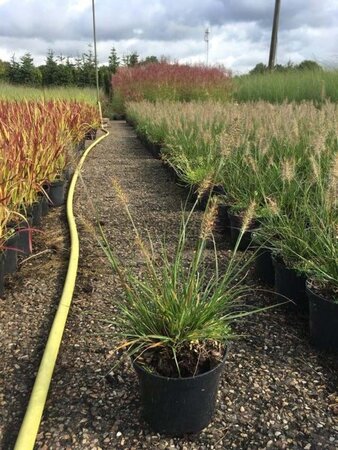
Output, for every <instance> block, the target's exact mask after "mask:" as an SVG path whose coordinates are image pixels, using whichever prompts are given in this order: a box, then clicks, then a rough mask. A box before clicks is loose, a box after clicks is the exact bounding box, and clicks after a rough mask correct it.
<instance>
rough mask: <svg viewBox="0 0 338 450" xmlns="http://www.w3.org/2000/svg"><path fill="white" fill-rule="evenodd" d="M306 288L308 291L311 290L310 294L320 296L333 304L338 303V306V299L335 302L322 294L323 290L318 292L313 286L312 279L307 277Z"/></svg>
mask: <svg viewBox="0 0 338 450" xmlns="http://www.w3.org/2000/svg"><path fill="white" fill-rule="evenodd" d="M305 289H306V291H307V292H309V293H310V294H312V295H314V296H316V297H317V298H320V299H321V300H323V301H324V302H326V303H330V304H333V305H337V307H338V301H336V302H335V301H332V300H329V299H328V298H326V297H324V296H323V295H322V293H321V291H320V293H318V292H317V291H316V290H315V289H313V287H312V286H311V279H307V280H306V283H305Z"/></svg>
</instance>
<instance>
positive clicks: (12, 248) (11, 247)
mask: <svg viewBox="0 0 338 450" xmlns="http://www.w3.org/2000/svg"><path fill="white" fill-rule="evenodd" d="M18 241H19V236H18V234H17V233H14V234H13V235H12V236H11V237H10V238H9V239H7V241H6V243H5V247H6V250H5V251H4V273H5V274H6V273H15V272H16V271H17V267H18Z"/></svg>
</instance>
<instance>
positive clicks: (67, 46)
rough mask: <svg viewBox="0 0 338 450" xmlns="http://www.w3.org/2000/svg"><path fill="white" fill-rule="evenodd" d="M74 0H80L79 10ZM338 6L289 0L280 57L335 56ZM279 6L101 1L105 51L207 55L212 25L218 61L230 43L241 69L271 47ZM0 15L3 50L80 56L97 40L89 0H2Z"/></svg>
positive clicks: (228, 0)
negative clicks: (51, 50) (206, 35)
mask: <svg viewBox="0 0 338 450" xmlns="http://www.w3.org/2000/svg"><path fill="white" fill-rule="evenodd" d="M74 4H78V5H80V7H79V8H78V10H77V11H76V12H75V10H74ZM335 5H336V0H322V1H319V0H307V1H305V0H283V1H282V8H281V19H280V34H279V50H278V55H280V59H281V60H283V58H284V56H285V55H293V56H294V55H297V57H302V58H305V57H310V56H311V54H318V53H319V54H320V53H322V55H323V57H324V58H330V57H332V55H333V54H334V53H335V52H336V50H335V49H334V42H337V40H336V41H335V39H336V37H337V31H336V29H337V28H338V13H337V7H336V6H335ZM273 6H274V1H273V0H255V1H253V0H203V1H197V0H153V1H149V0H129V1H124V2H123V1H121V0H96V16H97V34H98V39H99V48H100V49H101V51H102V53H101V54H100V57H101V59H102V60H104V59H105V58H106V57H107V55H108V53H109V48H110V47H111V46H112V45H115V46H116V47H117V49H118V51H119V53H123V52H126V51H130V50H136V51H138V52H139V53H140V54H141V55H143V56H144V55H149V54H157V55H160V54H167V55H169V56H171V57H172V58H174V59H176V58H184V59H187V58H192V59H194V58H197V57H201V58H203V56H204V42H203V32H204V29H205V27H206V26H210V27H211V40H212V42H216V41H217V42H219V44H217V46H215V49H216V48H217V49H218V50H217V51H216V50H215V53H214V54H213V56H212V59H211V61H214V62H217V61H219V60H224V58H223V54H224V48H227V49H230V50H228V51H230V52H231V55H232V56H231V58H230V56H229V58H228V59H227V61H234V62H233V63H232V62H231V64H233V65H234V67H235V68H236V67H240V68H241V70H242V67H244V66H245V61H247V66H248V67H249V66H251V65H252V64H253V62H254V61H253V58H252V52H253V51H254V52H255V53H254V54H257V57H260V55H263V56H265V55H266V54H267V52H268V46H269V40H270V33H271V22H272V15H273ZM0 21H1V27H0V36H1V40H0V55H1V54H4V53H6V54H8V52H9V51H11V52H12V51H18V52H19V51H21V49H25V50H26V51H31V52H32V54H33V55H34V56H37V57H38V58H39V59H40V58H42V55H44V54H45V53H46V50H47V49H48V48H54V49H55V50H56V51H57V52H59V53H60V52H62V53H68V54H71V55H76V54H78V53H81V52H82V51H84V50H85V49H86V46H87V43H88V42H91V40H92V19H91V2H90V1H88V0H83V1H82V3H81V2H80V1H78V2H76V1H75V2H74V1H70V0H59V1H56V0H22V1H20V2H19V1H18V0H14V1H13V0H11V1H7V2H4V3H0ZM1 50H2V51H1ZM23 51H24V50H23ZM23 51H22V52H23ZM311 52H312V53H311ZM236 61H237V62H236ZM256 62H259V61H256Z"/></svg>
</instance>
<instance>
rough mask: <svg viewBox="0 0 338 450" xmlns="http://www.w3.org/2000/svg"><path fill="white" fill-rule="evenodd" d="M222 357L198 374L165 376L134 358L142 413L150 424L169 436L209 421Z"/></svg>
mask: <svg viewBox="0 0 338 450" xmlns="http://www.w3.org/2000/svg"><path fill="white" fill-rule="evenodd" d="M224 364H225V357H224V359H223V361H222V362H221V363H220V364H219V365H218V366H216V367H215V368H214V369H212V370H210V371H209V372H206V373H204V374H202V375H197V376H195V377H189V378H167V377H162V376H159V375H155V374H153V373H150V372H148V371H146V370H145V369H144V368H143V367H141V366H140V365H138V364H137V363H135V362H134V368H135V370H136V373H137V375H138V379H139V383H140V390H141V405H142V410H143V416H144V419H145V420H146V422H148V424H149V425H150V426H151V428H152V429H153V430H154V431H155V432H158V433H165V434H168V435H170V436H182V435H184V434H190V433H199V432H200V431H201V430H203V428H205V427H206V426H208V424H209V423H210V422H211V419H212V417H213V414H214V411H215V405H216V396H217V390H218V386H219V380H220V376H221V374H222V371H223V369H224Z"/></svg>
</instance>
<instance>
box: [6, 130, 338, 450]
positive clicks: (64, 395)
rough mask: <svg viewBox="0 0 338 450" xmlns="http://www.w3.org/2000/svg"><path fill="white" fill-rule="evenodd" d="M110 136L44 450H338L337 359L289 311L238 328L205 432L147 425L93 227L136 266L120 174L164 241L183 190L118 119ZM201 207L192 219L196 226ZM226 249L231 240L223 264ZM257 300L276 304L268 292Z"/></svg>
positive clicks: (86, 215)
mask: <svg viewBox="0 0 338 450" xmlns="http://www.w3.org/2000/svg"><path fill="white" fill-rule="evenodd" d="M110 132H111V135H110V136H109V137H108V138H107V139H105V140H104V141H103V142H102V144H100V145H99V146H98V147H97V148H96V149H95V150H94V151H93V152H92V154H91V155H90V156H89V158H88V159H87V162H86V164H85V167H84V170H83V180H84V183H83V184H81V183H79V185H78V188H77V194H76V200H75V202H76V214H77V217H78V218H79V219H78V222H79V224H80V225H79V231H80V235H81V256H80V267H79V273H78V280H77V287H76V292H75V295H74V299H73V305H72V309H71V311H70V316H69V320H68V323H67V328H66V331H65V336H64V340H63V344H62V348H61V352H60V355H59V358H58V362H57V367H56V370H55V373H54V378H53V382H52V386H51V391H50V395H49V399H48V401H47V405H46V409H45V414H44V419H43V422H42V425H41V427H40V432H39V435H38V440H37V444H36V448H37V449H44V450H47V449H48V450H52V449H57V448H62V449H100V448H101V449H129V450H138V449H163V450H165V449H181V450H183V449H185V450H190V449H192V450H194V449H200V450H203V449H230V448H233V449H265V448H271V449H307V450H309V449H313V450H315V449H330V450H334V449H336V448H337V445H338V430H337V425H338V424H337V418H338V415H337V414H338V403H337V401H338V398H337V394H335V388H336V387H337V366H336V363H335V361H334V360H333V358H330V357H325V356H321V355H320V354H318V353H317V352H316V351H314V350H313V349H312V348H311V347H310V346H309V344H308V336H307V334H306V332H305V331H303V330H305V329H306V323H305V322H304V320H302V319H301V318H298V317H295V315H294V314H290V313H289V312H288V311H287V310H282V309H281V308H278V309H275V310H272V311H269V312H265V313H264V314H261V315H259V316H253V317H251V319H250V320H246V322H245V323H242V324H240V326H239V331H242V332H245V334H246V336H245V337H243V338H242V339H241V340H239V341H237V342H235V343H233V345H232V347H231V352H230V353H229V357H228V360H227V363H226V369H225V373H224V376H223V378H222V382H221V388H220V391H219V396H218V409H217V413H216V415H215V419H214V421H213V423H212V424H211V425H210V426H209V427H208V428H207V429H206V430H204V431H203V432H202V433H201V434H200V435H199V436H195V437H190V438H186V439H171V438H168V437H165V436H159V435H157V434H154V433H153V432H152V431H151V430H150V429H149V428H148V426H147V425H146V424H145V423H144V422H143V421H142V419H141V417H140V410H139V397H138V389H137V380H136V376H135V374H134V372H133V370H132V368H131V367H130V364H129V361H128V360H127V359H125V360H123V361H122V363H121V364H120V365H119V366H118V367H116V368H114V364H116V357H115V354H114V352H113V351H112V348H111V345H110V343H109V341H108V340H107V339H106V338H105V333H107V331H108V328H107V325H106V324H103V323H102V322H101V321H100V318H103V317H107V316H108V315H111V316H112V317H113V316H114V302H116V299H117V298H118V296H119V295H120V288H119V284H118V282H117V280H116V279H115V277H114V276H113V275H112V274H111V271H110V269H109V266H108V264H107V262H106V260H105V258H104V257H103V256H102V253H101V250H100V249H99V248H98V245H97V243H96V242H95V237H94V236H93V234H92V233H91V231H90V227H89V226H88V223H90V221H91V220H92V218H93V216H95V215H96V216H97V217H98V218H99V220H100V222H101V224H102V226H103V228H104V230H105V232H106V234H107V236H108V239H109V241H110V243H111V245H112V246H113V247H114V248H115V249H116V251H117V252H118V254H119V256H120V257H121V258H123V259H124V261H127V263H128V264H130V265H131V266H133V267H134V268H137V267H138V266H139V265H140V264H141V263H142V262H141V260H140V258H139V257H138V255H137V254H135V246H134V240H133V233H132V230H131V228H130V224H129V222H128V219H127V218H126V217H125V214H124V213H123V211H122V210H121V207H120V206H119V204H118V202H117V201H116V199H115V196H114V192H113V189H112V187H111V180H112V178H115V179H117V180H118V181H119V182H120V184H121V185H122V187H123V189H124V190H125V193H126V195H127V196H128V198H129V202H130V206H131V211H132V212H133V215H134V217H135V219H136V222H137V225H138V226H139V227H140V229H142V230H145V229H148V230H149V232H150V234H151V235H152V236H155V235H158V236H159V237H161V236H163V235H165V236H166V241H167V243H168V245H174V242H175V239H176V236H177V230H178V224H179V217H180V211H181V204H182V202H184V201H185V193H184V191H183V189H181V188H180V187H178V186H176V185H175V183H173V181H172V180H171V178H170V176H169V175H168V173H167V171H166V170H165V169H164V167H163V166H162V165H161V163H160V161H158V160H155V159H153V158H152V157H151V156H150V154H149V153H148V152H147V151H146V150H145V149H144V148H143V147H142V145H141V144H140V143H139V141H138V140H137V138H136V136H135V133H134V132H133V130H132V129H131V128H130V127H129V126H128V125H126V124H125V123H124V122H113V123H111V125H110ZM89 199H91V200H89ZM93 204H94V205H95V209H94V210H93V207H92V206H93ZM200 214H201V213H199V212H196V213H195V214H194V221H195V223H196V226H197V225H198V223H199V219H200ZM219 239H220V238H219ZM227 252H228V250H227V249H226V245H224V243H223V245H221V249H220V251H219V253H220V257H221V260H224V258H225V257H226V255H227ZM252 304H255V305H262V304H271V298H269V297H267V296H266V297H264V296H260V297H258V298H253V299H252ZM109 330H110V331H111V332H113V331H114V323H112V324H111V325H110V326H109ZM108 373H110V376H109V379H108V380H107V379H106V375H107V374H108ZM335 426H336V428H335ZM9 448H10V447H9Z"/></svg>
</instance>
